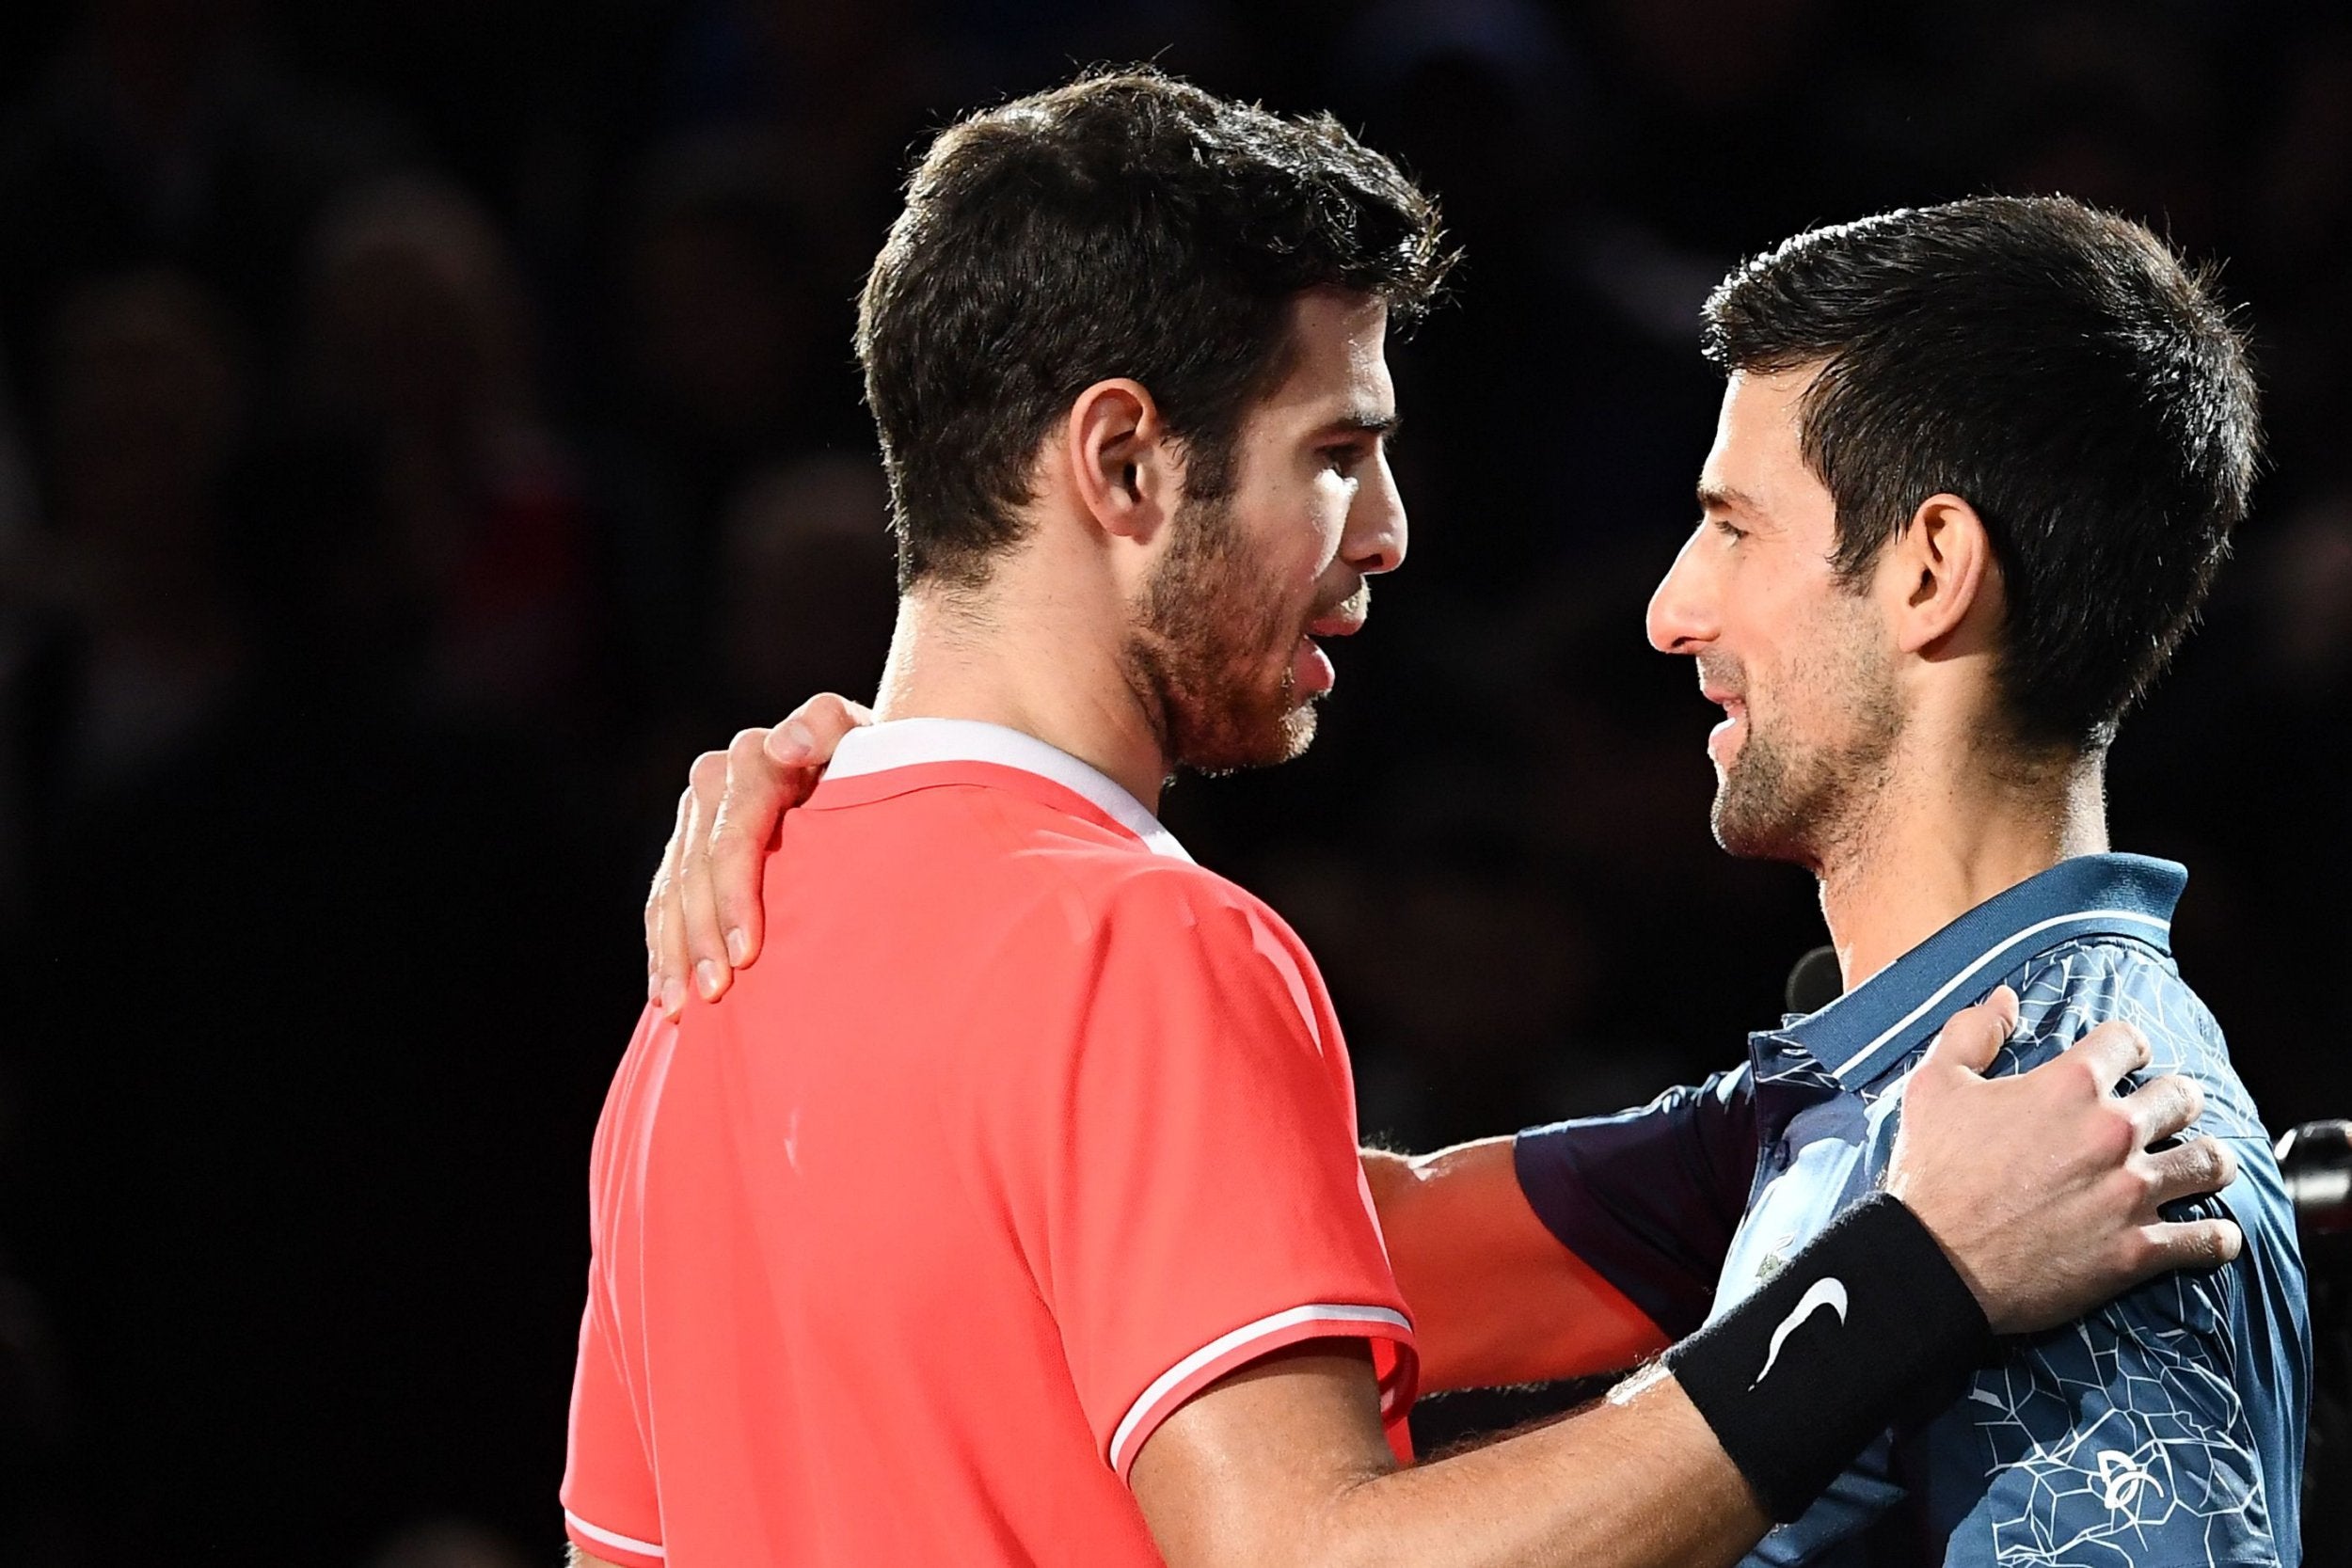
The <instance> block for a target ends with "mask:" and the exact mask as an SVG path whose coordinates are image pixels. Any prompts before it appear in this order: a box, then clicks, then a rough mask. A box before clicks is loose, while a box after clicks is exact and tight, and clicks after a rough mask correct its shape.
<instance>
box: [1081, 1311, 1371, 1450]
mask: <svg viewBox="0 0 2352 1568" xmlns="http://www.w3.org/2000/svg"><path fill="white" fill-rule="evenodd" d="M1300 1323H1388V1324H1391V1325H1392V1326H1394V1327H1397V1328H1401V1329H1404V1330H1406V1332H1407V1333H1410V1332H1411V1331H1412V1327H1413V1325H1412V1323H1411V1322H1410V1321H1409V1320H1408V1319H1406V1316H1405V1314H1404V1313H1402V1312H1399V1311H1396V1310H1395V1309H1394V1308H1392V1307H1337V1306H1332V1305H1329V1304H1327V1303H1324V1304H1318V1305H1315V1306H1311V1307H1291V1308H1289V1309H1287V1310H1285V1311H1281V1312H1276V1313H1274V1314H1272V1315H1271V1316H1268V1317H1263V1318H1260V1319H1259V1320H1258V1321H1257V1322H1256V1323H1244V1324H1243V1325H1242V1326H1241V1327H1239V1328H1237V1329H1235V1330H1233V1331H1232V1333H1231V1334H1226V1335H1220V1336H1219V1337H1218V1338H1215V1339H1212V1340H1210V1341H1209V1342H1208V1343H1207V1344H1205V1345H1202V1346H1201V1347H1200V1349H1199V1350H1197V1351H1194V1352H1193V1353H1192V1354H1190V1355H1187V1356H1185V1357H1184V1359H1183V1360H1182V1361H1179V1362H1177V1363H1176V1365H1174V1366H1173V1367H1170V1368H1168V1370H1166V1371H1164V1372H1162V1373H1161V1374H1160V1375H1159V1376H1158V1377H1156V1378H1154V1379H1152V1386H1150V1387H1149V1388H1146V1389H1145V1390H1144V1391H1143V1392H1142V1393H1140V1394H1138V1395H1136V1402H1135V1403H1133V1404H1131V1405H1129V1406H1128V1407H1127V1414H1126V1416H1125V1417H1124V1418H1121V1419H1120V1423H1119V1428H1118V1430H1117V1431H1115V1432H1113V1433H1111V1452H1110V1461H1111V1468H1112V1469H1114V1470H1119V1469H1123V1468H1124V1467H1125V1465H1126V1460H1127V1445H1128V1444H1129V1443H1130V1442H1131V1441H1133V1440H1134V1438H1135V1434H1136V1428H1138V1427H1139V1426H1141V1425H1142V1424H1143V1421H1144V1418H1146V1417H1147V1416H1149V1415H1151V1414H1152V1410H1153V1409H1154V1408H1155V1407H1157V1406H1158V1404H1159V1402H1161V1401H1162V1400H1164V1399H1166V1398H1167V1397H1168V1394H1169V1393H1170V1392H1171V1391H1173V1390H1174V1389H1175V1388H1176V1387H1178V1386H1180V1385H1182V1384H1183V1383H1184V1380H1185V1379H1186V1378H1188V1377H1190V1376H1192V1375H1193V1373H1195V1372H1197V1371H1199V1370H1200V1369H1201V1368H1203V1367H1206V1366H1208V1365H1209V1364H1210V1363H1211V1362H1214V1361H1221V1360H1223V1359H1225V1358H1226V1357H1227V1356H1229V1355H1231V1354H1233V1353H1234V1352H1235V1351H1237V1350H1240V1349H1243V1348H1244V1347H1245V1346H1247V1345H1248V1343H1249V1342H1250V1341H1251V1340H1253V1339H1263V1338H1266V1337H1268V1336H1269V1335H1275V1334H1279V1333H1281V1332H1282V1331H1283V1330H1284V1329H1288V1328H1295V1327H1296V1326H1297V1325H1298V1324H1300Z"/></svg>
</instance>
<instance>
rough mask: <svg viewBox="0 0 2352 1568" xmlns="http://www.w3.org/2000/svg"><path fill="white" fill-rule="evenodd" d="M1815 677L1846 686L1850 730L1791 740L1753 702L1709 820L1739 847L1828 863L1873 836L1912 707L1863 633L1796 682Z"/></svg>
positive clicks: (1839, 701) (1764, 855) (1720, 836)
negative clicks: (1830, 738)
mask: <svg viewBox="0 0 2352 1568" xmlns="http://www.w3.org/2000/svg"><path fill="white" fill-rule="evenodd" d="M1832 672H1836V673H1832ZM1805 684H1820V685H1823V686H1825V687H1827V689H1831V690H1833V691H1834V692H1835V693H1836V695H1835V696H1834V698H1833V699H1832V703H1833V705H1835V706H1836V708H1837V709H1838V710H1839V711H1842V712H1843V713H1844V714H1845V715H1846V716H1847V719H1848V721H1849V724H1850V728H1849V729H1848V732H1847V734H1846V735H1845V736H1843V737H1842V738H1841V739H1840V740H1838V742H1837V743H1836V744H1835V745H1832V746H1813V747H1806V746H1799V745H1795V744H1790V743H1784V742H1783V741H1781V740H1780V739H1779V738H1778V737H1776V736H1773V735H1772V734H1770V733H1769V732H1768V731H1767V729H1766V728H1765V727H1764V725H1763V724H1762V723H1760V722H1759V716H1758V714H1757V712H1756V708H1755V707H1754V705H1751V706H1750V707H1749V709H1748V734H1747V738H1746V739H1745V740H1743V741H1742V742H1741V743H1740V750H1739V752H1738V753H1737V754H1736V755H1734V756H1733V757H1732V759H1731V761H1730V763H1729V764H1728V765H1727V766H1726V767H1725V768H1724V770H1723V776H1722V778H1721V779H1720V780H1719V781H1718V783H1717V784H1716V788H1715V805H1714V809H1713V811H1712V813H1711V814H1710V818H1709V819H1710V822H1711V824H1712V826H1713V828H1714V830H1715V842H1716V843H1717V844H1719V845H1721V846H1723V847H1724V849H1726V850H1728V851H1730V852H1731V853H1732V854H1735V855H1742V856H1746V857H1749V858H1752V859H1756V860H1775V861H1792V862H1795V863H1798V864H1800V865H1804V866H1808V867H1811V868H1812V869H1814V870H1816V871H1819V870H1820V869H1821V867H1822V866H1823V865H1824V864H1825V863H1828V862H1830V861H1832V860H1835V859H1838V858H1841V857H1842V856H1844V855H1846V854H1848V853H1850V852H1851V850H1852V849H1853V848H1854V847H1856V846H1857V845H1859V844H1860V842H1861V841H1862V840H1863V839H1864V838H1865V837H1866V836H1867V833H1868V832H1869V827H1870V822H1871V818H1872V816H1873V815H1874V814H1875V812H1876V810H1877V808H1878V802H1879V800H1881V799H1882V797H1883V794H1884V792H1885V788H1886V784H1887V782H1888V780H1889V778H1890V777H1891V773H1892V768H1891V763H1892V760H1893V757H1894V752H1895V744H1896V742H1897V741H1898V740H1899V739H1900V738H1901V736H1902V727H1903V724H1902V708H1901V705H1900V704H1899V702H1898V700H1897V698H1896V695H1895V683H1894V678H1893V674H1892V673H1891V672H1890V671H1889V670H1888V668H1887V667H1886V665H1885V663H1884V662H1883V659H1882V658H1881V657H1879V656H1878V655H1877V653H1876V651H1875V650H1873V649H1871V648H1869V647H1867V645H1866V644H1864V643H1863V642H1861V641H1859V640H1858V639H1857V640H1855V641H1853V642H1851V644H1850V645H1848V646H1844V647H1842V648H1838V649H1836V650H1834V657H1831V658H1829V659H1826V660H1824V661H1822V664H1821V666H1820V668H1818V669H1815V670H1812V671H1809V672H1808V671H1800V672H1798V673H1795V675H1794V677H1793V678H1792V680H1791V681H1790V686H1791V688H1792V689H1793V688H1796V687H1798V686H1800V685H1805Z"/></svg>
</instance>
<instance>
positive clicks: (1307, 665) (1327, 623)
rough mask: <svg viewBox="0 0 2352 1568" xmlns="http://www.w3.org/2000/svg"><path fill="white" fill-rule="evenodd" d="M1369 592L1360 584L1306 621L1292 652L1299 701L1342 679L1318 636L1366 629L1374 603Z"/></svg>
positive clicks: (1349, 634)
mask: <svg viewBox="0 0 2352 1568" xmlns="http://www.w3.org/2000/svg"><path fill="white" fill-rule="evenodd" d="M1368 598H1369V595H1368V594H1365V593H1364V591H1363V590H1362V589H1361V588H1360V587H1359V588H1358V589H1357V591H1356V592H1355V593H1353V594H1349V595H1348V596H1347V598H1346V599H1345V600H1343V602H1342V603H1340V604H1339V605H1337V606H1336V607H1334V608H1333V609H1331V610H1327V611H1325V612H1324V613H1323V614H1322V615H1320V616H1317V617H1316V618H1315V619H1314V620H1311V621H1310V622H1308V623H1307V629H1306V631H1305V632H1304V633H1302V634H1301V635H1300V637H1299V639H1298V647H1297V649H1296V651H1295V652H1294V653H1293V654H1292V656H1291V689H1292V690H1293V692H1295V694H1296V695H1297V697H1298V698H1299V700H1300V701H1302V702H1303V701H1305V700H1307V699H1308V698H1311V697H1320V696H1322V695H1324V694H1325V693H1326V692H1327V691H1329V690H1330V689H1331V688H1332V687H1334V686H1335V685H1337V684H1338V683H1339V672H1338V671H1337V670H1334V669H1333V668H1332V667H1331V656H1330V655H1329V654H1327V653H1325V652H1324V651H1323V650H1322V648H1320V647H1318V646H1317V645H1316V643H1315V639H1316V638H1318V637H1353V636H1355V635H1356V634H1357V633H1358V632H1359V631H1361V630H1363V629H1364V621H1365V619H1366V618H1367V617H1368V616H1369V615H1370V613H1371V610H1372V607H1371V605H1370V604H1369V603H1367V602H1366V601H1367V599H1368Z"/></svg>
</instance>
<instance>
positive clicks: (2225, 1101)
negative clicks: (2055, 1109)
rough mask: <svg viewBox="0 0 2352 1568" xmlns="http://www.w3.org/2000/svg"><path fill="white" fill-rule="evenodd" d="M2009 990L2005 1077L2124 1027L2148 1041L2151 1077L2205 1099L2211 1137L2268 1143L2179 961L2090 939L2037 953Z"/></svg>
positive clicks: (2216, 1028) (1998, 1067) (2001, 1063)
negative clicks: (2163, 1077)
mask: <svg viewBox="0 0 2352 1568" xmlns="http://www.w3.org/2000/svg"><path fill="white" fill-rule="evenodd" d="M2009 984H2010V986H2011V987H2012V988H2013V989H2014V990H2016V992H2017V1000H2018V1031H2017V1035H2016V1037H2014V1038H2013V1039H2012V1040H2011V1042H2010V1045H2009V1047H2008V1048H2007V1049H2005V1050H2004V1051H2003V1053H2002V1055H2001V1058H2000V1060H1998V1061H1997V1062H1996V1063H1995V1064H1994V1070H1995V1071H1996V1072H2002V1071H2018V1070H2023V1069H2026V1068H2031V1067H2035V1066H2038V1065H2040V1064H2041V1063H2042V1062H2043V1061H2046V1060H2048V1059H2049V1058H2050V1057H2052V1056H2055V1055H2057V1054H2058V1053H2059V1052H2061V1051H2064V1050H2065V1049H2066V1048H2067V1047H2068V1046H2070V1045H2072V1044H2074V1041H2076V1040H2078V1039H2080V1038H2081V1037H2083V1036H2084V1035H2087V1034H2089V1033H2090V1031H2091V1030H2092V1029H2093V1028H2095V1027H2097V1026H2098V1025H2099V1024H2102V1023H2106V1022H2111V1021H2121V1022H2126V1023H2129V1024H2131V1025H2132V1026H2133V1027H2134V1028H2136V1029H2137V1030H2138V1031H2139V1032H2140V1034H2141V1035H2143V1036H2145V1037H2146V1038H2147V1040H2148V1049H2149V1053H2150V1061H2149V1065H2148V1067H2147V1069H2146V1071H2147V1072H2148V1073H2149V1074H2156V1073H2168V1072H2177V1073H2180V1074H2182V1075H2183V1076H2185V1077H2187V1078H2191V1079H2194V1080H2195V1081H2196V1082H2197V1084H2198V1086H2199V1087H2200V1088H2201V1089H2203V1090H2204V1092H2205V1115H2204V1117H2203V1118H2202V1123H2201V1130H2202V1131H2204V1132H2210V1133H2212V1134H2214V1135H2216V1136H2218V1137H2244V1138H2252V1139H2265V1140H2266V1134H2265V1132H2264V1130H2263V1126H2262V1121H2261V1118H2260V1117H2259V1116H2257V1115H2256V1113H2255V1110H2254V1103H2253V1101H2252V1099H2251V1097H2249V1095H2248V1093H2247V1092H2246V1085H2245V1084H2244V1083H2243V1081H2241V1080H2240V1079H2239V1077H2238V1073H2237V1069H2236V1067H2235V1066H2234V1065H2233V1063H2232V1062H2231V1060H2230V1050H2229V1044H2228V1041H2227V1040H2226V1039H2225V1038H2224V1037H2223V1036H2222V1032H2221V1025H2220V1024H2219V1022H2217V1021H2216V1020H2215V1018H2214V1016H2213V1013H2212V1011H2211V1010H2210V1009H2209V1008H2207V1007H2206V1006H2205V1004H2204V1002H2203V1000H2202V999H2201V998H2200V997H2199V996H2198V994H2197V993H2196V991H2195V990H2192V989H2190V987H2189V984H2188V982H2187V981H2185V980H2184V979H2182V978H2181V972H2180V970H2179V968H2178V967H2177V966H2176V965H2175V964H2174V962H2173V960H2172V959H2171V958H2169V957H2167V956H2166V955H2164V954H2162V953H2160V952H2158V951H2156V950H2155V949H2154V948H2152V947H2147V946H2143V945H2142V944H2140V943H2138V942H2131V941H2128V940H2125V939H2121V938H2113V937H2101V938H2087V939H2084V940H2082V941H2078V942H2062V943H2060V944H2059V945H2058V946H2056V947H2053V948H2050V949H2048V950H2047V951H2045V952H2042V953H2040V954H2037V955H2036V956H2035V957H2034V958H2030V959H2028V960H2026V963H2025V965H2024V966H2023V967H2022V968H2021V969H2019V970H2018V971H2017V973H2015V974H2012V975H2010V978H2009Z"/></svg>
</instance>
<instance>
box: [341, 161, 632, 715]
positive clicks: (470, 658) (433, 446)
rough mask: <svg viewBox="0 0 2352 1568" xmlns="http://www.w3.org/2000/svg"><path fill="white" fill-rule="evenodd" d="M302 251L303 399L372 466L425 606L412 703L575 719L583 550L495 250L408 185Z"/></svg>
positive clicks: (582, 510)
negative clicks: (306, 259) (305, 260)
mask: <svg viewBox="0 0 2352 1568" xmlns="http://www.w3.org/2000/svg"><path fill="white" fill-rule="evenodd" d="M310 250H311V254H310V276H309V280H308V287H307V290H306V293H305V298H304V310H303V324H302V341H301V346H300V352H299V366H300V369H299V377H298V381H297V397H298V399H299V406H300V409H301V412H302V416H303V418H304V419H305V420H308V421H310V422H313V423H315V424H316V425H318V426H320V427H322V428H323V429H324V430H326V431H327V432H330V433H332V434H334V435H336V436H340V437H342V439H344V440H345V441H347V442H349V443H351V445H352V446H353V447H354V448H356V449H357V450H358V451H359V452H361V453H362V454H363V456H364V461H366V462H367V464H368V465H369V467H370V468H371V470H372V474H373V488H374V491H375V507H376V510H377V512H378V515H379V516H380V519H381V523H382V526H383V527H384V529H385V530H386V531H387V533H388V535H389V540H390V542H391V544H392V546H393V547H394V548H395V549H396V550H397V551H398V562H399V566H400V568H401V570H402V571H403V572H404V573H405V574H406V575H407V576H408V578H409V580H408V582H407V584H406V586H408V587H410V588H411V589H412V590H413V592H415V593H416V594H418V596H419V598H420V600H421V610H422V615H423V620H424V626H425V632H424V636H425V647H424V651H423V658H424V670H423V672H422V677H423V679H422V694H423V695H424V696H425V698H426V700H427V701H428V702H429V703H431V704H434V705H440V706H445V707H447V708H449V709H450V710H452V711H454V712H458V713H465V714H476V715H484V716H488V715H498V716H501V717H503V718H505V719H507V720H510V721H516V722H521V723H525V724H534V723H542V722H546V721H550V720H554V721H564V720H573V721H576V720H577V719H578V718H579V709H580V706H581V705H583V704H584V703H585V702H586V701H587V700H588V697H589V690H588V686H589V682H590V680H591V677H592V675H593V673H594V671H593V669H592V666H591V655H592V639H593V636H594V629H595V628H594V619H595V611H596V606H595V602H594V594H593V579H592V572H593V562H592V549H593V541H592V537H591V531H590V527H589V523H588V518H587V515H586V506H585V503H584V501H583V499H582V497H581V496H580V493H579V490H578V486H577V483H576V478H575V473H574V466H573V461H572V458H571V455H570V453H569V451H567V450H566V447H565V443H564V440H563V438H562V437H561V436H559V435H558V433H557V432H556V430H555V429H554V427H553V425H552V424H551V423H550V422H549V420H548V412H547V406H546V401H545V399H544V397H543V395H542V393H541V391H540V389H539V387H538V384H537V377H536V372H535V368H534V364H533V357H534V356H533V352H532V338H533V333H534V330H535V324H534V323H533V322H532V318H531V314H530V311H529V309H528V306H527V302H526V300H525V297H524V295H523V293H522V289H521V285H520V280H519V278H517V277H516V274H515V270H514V266H513V261H512V258H511V257H510V256H509V254H508V252H507V249H506V245H505V242H504V241H503V239H502V238H501V236H500V234H499V232H498V230H497V229H496V228H495V227H494V226H493V225H492V224H491V222H490V220H489V218H488V216H487V214H485V213H484V212H482V210H481V209H480V208H479V207H478V206H476V205H475V204H474V203H473V202H472V201H471V200H469V198H466V197H465V196H464V195H463V194H462V193H460V192H458V191H457V190H456V189H454V188H453V187H452V186H448V185H444V184H439V183H437V182H429V181H424V180H420V179H404V180H400V181H396V182H389V183H386V184H381V185H376V186H373V187H370V188H368V189H366V190H364V191H362V192H360V193H359V194H358V195H357V196H355V197H353V198H350V199H348V200H347V201H345V202H344V203H342V205H340V206H339V207H338V208H337V209H336V210H335V211H334V212H333V213H332V214H330V215H329V217H328V218H327V219H326V223H325V225H324V227H323V228H322V230H320V232H319V234H318V235H317V237H316V239H315V240H314V241H313V243H312V245H311V247H310Z"/></svg>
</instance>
